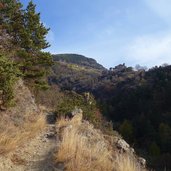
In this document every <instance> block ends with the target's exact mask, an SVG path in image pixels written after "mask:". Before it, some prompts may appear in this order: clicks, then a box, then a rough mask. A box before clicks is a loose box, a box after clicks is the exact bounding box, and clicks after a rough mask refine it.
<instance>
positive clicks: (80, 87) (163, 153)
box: [50, 56, 171, 169]
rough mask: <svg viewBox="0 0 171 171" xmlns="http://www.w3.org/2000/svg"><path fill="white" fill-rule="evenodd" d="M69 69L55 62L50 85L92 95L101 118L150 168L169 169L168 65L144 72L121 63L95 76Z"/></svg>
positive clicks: (170, 73)
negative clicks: (105, 119)
mask: <svg viewBox="0 0 171 171" xmlns="http://www.w3.org/2000/svg"><path fill="white" fill-rule="evenodd" d="M68 58H69V56H68ZM68 61H69V60H68ZM63 65H65V67H64V68H65V69H64V68H63V69H62V66H63ZM66 66H70V67H66ZM71 66H72V63H70V62H66V63H65V64H63V63H60V62H59V63H56V64H55V65H54V66H53V71H54V72H53V76H52V77H50V83H51V84H57V85H59V86H60V87H61V88H63V89H65V90H66V89H68V90H75V91H77V92H82V93H83V92H87V91H88V92H90V93H92V94H93V95H94V96H95V99H96V101H97V103H98V108H99V109H100V111H101V113H102V114H103V116H105V117H106V118H107V119H108V120H109V121H110V120H111V121H112V123H113V128H114V129H115V130H118V131H119V132H120V133H121V135H122V136H123V137H124V138H125V139H126V140H127V141H128V142H129V143H131V144H132V145H133V146H134V147H136V149H137V150H138V151H139V153H140V154H142V155H144V156H146V157H147V158H148V160H149V165H150V166H152V167H154V168H158V169H162V168H164V167H166V168H170V167H171V166H170V163H171V162H170V159H171V151H170V150H171V127H170V125H171V117H170V116H171V108H170V101H171V81H170V80H171V66H167V65H166V66H160V67H154V68H151V69H149V70H148V71H145V70H144V69H143V68H140V69H139V70H134V69H133V68H132V67H127V66H125V64H121V65H118V66H116V67H114V68H110V70H100V71H99V72H98V74H97V73H96V74H94V72H93V70H92V69H91V70H89V69H87V70H85V72H80V70H81V67H82V66H81V65H78V66H77V68H74V67H71ZM62 70H63V71H64V72H65V74H64V73H63V72H61V71H62ZM90 71H91V72H90ZM57 73H62V74H63V76H61V79H56V80H58V81H56V80H55V76H56V77H57V76H59V75H60V74H57ZM87 73H89V74H87ZM52 78H53V79H52ZM62 78H64V79H62ZM59 80H60V81H59Z"/></svg>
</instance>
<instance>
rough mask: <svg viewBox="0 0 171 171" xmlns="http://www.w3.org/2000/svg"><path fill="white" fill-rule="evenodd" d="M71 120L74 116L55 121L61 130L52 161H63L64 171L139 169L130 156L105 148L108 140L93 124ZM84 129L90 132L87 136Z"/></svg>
mask: <svg viewBox="0 0 171 171" xmlns="http://www.w3.org/2000/svg"><path fill="white" fill-rule="evenodd" d="M73 123H74V120H69V119H65V118H61V119H60V120H58V122H57V127H58V129H60V128H61V129H63V130H62V132H61V134H62V135H61V137H62V140H61V144H60V146H59V149H58V152H57V153H56V155H55V159H56V163H58V162H59V163H61V162H64V163H65V166H66V171H87V170H88V171H142V170H143V169H142V168H140V166H139V165H138V164H137V162H136V161H135V159H133V158H132V157H131V156H124V155H119V154H113V151H112V150H110V149H111V148H108V145H109V144H108V143H106V142H105V140H104V139H103V136H102V135H100V133H98V131H96V130H94V129H93V127H91V126H90V125H84V124H81V125H80V123H77V124H75V123H74V124H73ZM83 127H84V128H83ZM84 129H85V130H84ZM80 130H81V131H80ZM88 132H89V133H90V134H91V135H92V136H89V135H88ZM100 138H101V139H100Z"/></svg>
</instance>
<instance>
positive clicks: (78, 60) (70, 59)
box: [53, 54, 105, 70]
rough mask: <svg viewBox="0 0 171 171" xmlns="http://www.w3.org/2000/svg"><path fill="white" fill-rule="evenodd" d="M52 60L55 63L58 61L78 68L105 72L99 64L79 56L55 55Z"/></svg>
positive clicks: (91, 59)
mask: <svg viewBox="0 0 171 171" xmlns="http://www.w3.org/2000/svg"><path fill="white" fill-rule="evenodd" d="M53 60H54V61H55V62H56V61H60V62H66V63H72V64H77V65H79V66H84V67H88V68H93V69H97V70H105V68H104V67H103V66H102V65H100V64H99V63H97V61H96V60H95V59H93V58H88V57H86V56H83V55H79V54H56V55H53Z"/></svg>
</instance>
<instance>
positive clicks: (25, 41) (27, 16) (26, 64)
mask: <svg viewBox="0 0 171 171" xmlns="http://www.w3.org/2000/svg"><path fill="white" fill-rule="evenodd" d="M23 20H24V28H23V29H21V30H22V31H21V32H20V39H21V43H20V47H21V50H19V51H18V54H17V56H18V57H19V63H20V69H21V71H22V72H23V74H24V76H25V78H27V79H28V78H31V79H35V81H36V82H38V81H37V80H36V78H38V79H39V82H40V78H42V77H43V76H44V75H45V74H46V73H47V70H48V67H49V66H50V65H51V63H52V57H51V55H50V54H49V53H46V52H42V50H43V49H45V48H47V47H49V46H50V45H49V43H48V42H47V41H46V35H47V34H48V31H49V29H46V27H45V26H44V25H43V23H41V21H40V13H36V5H34V4H33V2H32V1H30V2H29V4H28V6H27V8H26V10H25V12H24V14H23ZM41 85H42V83H41Z"/></svg>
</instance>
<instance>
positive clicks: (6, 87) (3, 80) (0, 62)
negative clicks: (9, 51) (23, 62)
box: [0, 54, 19, 106]
mask: <svg viewBox="0 0 171 171" xmlns="http://www.w3.org/2000/svg"><path fill="white" fill-rule="evenodd" d="M18 75H19V70H18V68H17V66H16V65H15V64H14V63H13V62H12V61H11V60H9V59H7V58H6V57H5V56H3V55H1V54H0V91H1V92H2V94H1V95H0V96H1V97H0V98H1V100H2V102H3V104H2V105H4V106H9V105H10V104H11V102H12V99H13V95H14V94H13V86H14V84H15V82H16V80H17V76H18Z"/></svg>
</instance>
